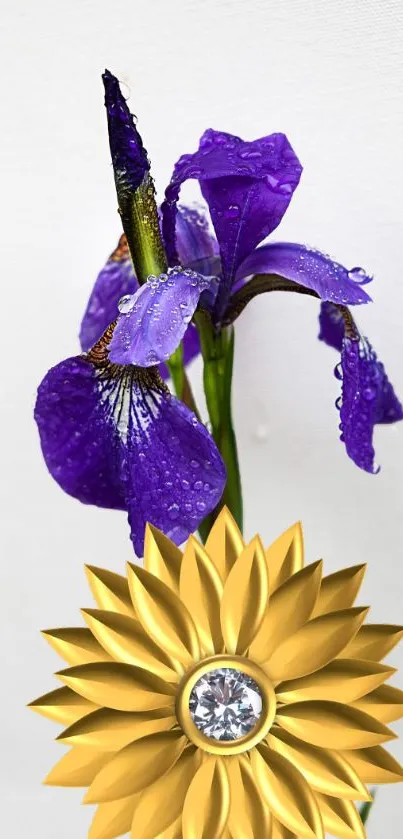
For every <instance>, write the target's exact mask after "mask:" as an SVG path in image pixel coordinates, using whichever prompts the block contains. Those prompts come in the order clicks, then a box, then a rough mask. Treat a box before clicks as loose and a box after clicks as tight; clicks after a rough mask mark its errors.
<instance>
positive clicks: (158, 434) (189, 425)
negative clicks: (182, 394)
mask: <svg viewBox="0 0 403 839" xmlns="http://www.w3.org/2000/svg"><path fill="white" fill-rule="evenodd" d="M100 343H101V342H100ZM94 352H95V351H94ZM90 357H91V356H88V357H87V358H84V357H76V358H70V359H67V361H63V362H62V363H61V364H59V365H57V366H56V367H54V368H53V369H52V370H50V371H49V372H48V374H47V375H46V376H45V378H44V380H43V382H42V384H41V385H40V387H39V390H38V398H37V403H36V408H35V419H36V421H37V424H38V428H39V434H40V439H41V445H42V451H43V455H44V458H45V462H46V465H47V467H48V469H49V471H50V473H51V475H52V476H53V477H54V478H55V480H56V481H57V482H58V484H59V485H60V486H61V487H62V488H63V489H64V490H65V491H66V492H68V493H69V494H70V495H73V496H74V497H75V498H78V499H79V500H80V501H82V502H84V503H86V504H96V505H97V506H100V507H111V508H114V509H124V510H127V512H128V516H129V522H130V527H131V538H132V541H133V544H134V548H135V551H136V553H137V554H138V555H139V556H140V555H141V554H142V551H143V539H144V529H145V525H146V522H147V521H150V522H151V523H152V524H154V525H155V526H156V527H158V528H159V529H161V530H162V531H163V532H164V533H166V534H167V535H168V536H169V537H170V538H171V539H173V540H174V541H175V542H177V543H178V544H179V543H180V542H181V541H183V540H184V539H186V538H187V536H188V535H189V534H190V533H193V531H195V530H196V529H197V527H198V525H199V524H200V521H201V520H202V519H203V518H204V517H205V516H206V515H207V514H208V513H209V512H210V511H211V510H212V509H213V508H214V507H215V506H216V505H217V503H218V501H219V499H220V497H221V495H222V492H223V489H224V484H225V467H224V464H223V461H222V459H221V456H220V454H219V452H218V450H217V448H216V446H215V443H214V442H213V440H212V438H211V437H210V435H209V434H208V432H207V430H206V428H205V427H204V426H203V425H202V424H201V423H199V422H198V420H197V419H196V417H195V416H194V414H192V412H191V411H189V409H188V408H187V407H186V406H185V405H183V404H182V403H181V402H179V401H178V400H177V399H175V397H173V396H172V394H170V393H169V391H168V390H167V389H166V387H165V386H164V385H163V383H162V381H161V379H160V378H159V376H158V373H157V371H156V369H153V370H147V371H145V370H139V369H137V368H134V367H126V368H120V369H119V368H116V367H115V366H114V367H112V366H111V365H109V364H108V363H107V362H106V363H105V362H101V361H100V360H99V358H100V357H99V355H98V360H97V362H96V363H95V362H94V361H93V360H89V359H90Z"/></svg>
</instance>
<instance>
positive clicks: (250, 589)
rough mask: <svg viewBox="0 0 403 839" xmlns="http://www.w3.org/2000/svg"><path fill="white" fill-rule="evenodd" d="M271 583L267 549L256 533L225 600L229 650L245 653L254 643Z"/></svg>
mask: <svg viewBox="0 0 403 839" xmlns="http://www.w3.org/2000/svg"><path fill="white" fill-rule="evenodd" d="M268 596H269V584H268V579H267V566H266V560H265V555H264V548H263V545H262V543H261V541H260V538H259V536H255V538H254V539H252V541H251V542H250V544H249V545H248V546H247V547H246V548H245V550H244V551H243V552H242V554H241V556H240V557H239V559H238V560H237V561H236V563H235V565H234V566H233V568H232V570H231V571H230V573H229V576H228V579H227V582H226V583H225V586H224V593H223V596H222V603H221V627H222V633H223V636H224V641H225V647H226V650H227V652H228V653H232V654H238V655H242V654H243V653H245V652H246V650H247V649H248V647H249V646H250V644H251V643H252V641H253V639H254V637H255V635H256V633H257V631H258V629H259V627H260V625H261V622H262V620H263V616H264V613H265V610H266V607H267V599H268Z"/></svg>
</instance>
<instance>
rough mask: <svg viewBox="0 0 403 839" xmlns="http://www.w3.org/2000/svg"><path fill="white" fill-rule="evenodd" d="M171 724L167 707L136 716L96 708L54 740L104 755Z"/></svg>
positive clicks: (173, 721) (171, 720)
mask: <svg viewBox="0 0 403 839" xmlns="http://www.w3.org/2000/svg"><path fill="white" fill-rule="evenodd" d="M175 723H176V718H175V715H174V713H173V710H172V709H168V708H158V709H157V710H155V711H142V712H140V713H130V712H129V711H113V710H111V709H110V708H99V709H98V710H97V711H94V712H93V713H92V714H88V715H87V716H86V717H84V718H83V719H81V720H78V722H76V723H73V725H70V726H69V728H66V730H65V731H63V732H62V733H61V734H59V736H58V737H57V740H60V741H61V742H62V743H66V744H67V745H69V746H91V747H92V748H96V749H101V750H102V751H104V752H106V751H112V752H117V751H118V750H119V749H123V747H124V746H127V744H128V743H131V742H132V741H133V740H139V739H140V737H146V736H147V735H148V734H154V732H156V731H169V729H171V728H173V726H174V725H175Z"/></svg>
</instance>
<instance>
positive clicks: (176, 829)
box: [132, 815, 182, 839]
mask: <svg viewBox="0 0 403 839" xmlns="http://www.w3.org/2000/svg"><path fill="white" fill-rule="evenodd" d="M132 839H136V829H135V824H133V827H132ZM157 839H182V815H180V816H179V818H178V819H176V822H174V823H173V824H171V825H170V827H168V829H167V830H164V832H163V833H160V834H159V836H158V837H157Z"/></svg>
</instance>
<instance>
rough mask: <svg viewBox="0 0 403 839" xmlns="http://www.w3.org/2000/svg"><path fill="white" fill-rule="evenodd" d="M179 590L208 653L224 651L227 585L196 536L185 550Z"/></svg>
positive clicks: (192, 537) (190, 539) (189, 541)
mask: <svg viewBox="0 0 403 839" xmlns="http://www.w3.org/2000/svg"><path fill="white" fill-rule="evenodd" d="M179 591H180V597H181V600H182V601H183V603H184V604H185V606H186V607H187V608H188V610H189V612H190V614H191V615H192V616H193V619H194V621H195V623H196V626H197V631H198V634H199V638H200V641H201V644H202V647H203V651H204V652H205V653H206V654H207V655H214V653H220V652H222V649H223V637H222V632H221V624H220V604H221V598H222V593H223V585H222V582H221V577H220V575H219V573H218V571H217V569H216V567H215V565H214V563H213V562H212V560H211V559H210V557H209V555H208V553H207V552H206V551H205V550H204V548H203V547H202V546H201V545H200V543H199V542H198V541H197V539H195V537H194V536H190V538H189V540H188V542H187V545H186V549H185V552H184V554H183V560H182V567H181V573H180V583H179Z"/></svg>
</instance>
